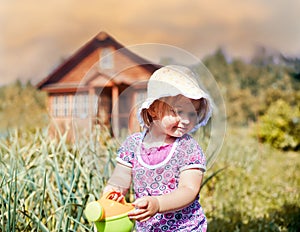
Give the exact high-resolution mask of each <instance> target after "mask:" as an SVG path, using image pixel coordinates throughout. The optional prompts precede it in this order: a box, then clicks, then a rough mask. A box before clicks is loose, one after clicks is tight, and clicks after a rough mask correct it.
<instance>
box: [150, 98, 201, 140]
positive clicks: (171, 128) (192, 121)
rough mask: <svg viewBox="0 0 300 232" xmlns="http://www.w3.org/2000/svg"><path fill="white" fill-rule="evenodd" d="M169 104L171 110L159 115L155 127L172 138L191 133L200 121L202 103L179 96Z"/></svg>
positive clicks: (154, 123)
mask: <svg viewBox="0 0 300 232" xmlns="http://www.w3.org/2000/svg"><path fill="white" fill-rule="evenodd" d="M167 103H168V104H169V105H170V107H168V108H169V109H168V110H165V112H162V113H161V114H158V116H157V118H156V120H154V121H153V126H154V127H156V129H159V130H160V131H161V133H164V134H166V135H168V136H171V137H181V136H182V135H184V134H185V133H188V132H189V131H191V130H192V129H193V128H194V126H195V125H196V123H197V121H198V113H197V112H199V107H200V102H199V101H197V100H191V99H189V98H186V97H184V96H179V97H175V98H174V97H173V99H172V100H171V101H168V102H167ZM157 110H159V108H158V109H157Z"/></svg>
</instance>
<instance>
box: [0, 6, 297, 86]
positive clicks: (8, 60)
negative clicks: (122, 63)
mask: <svg viewBox="0 0 300 232" xmlns="http://www.w3.org/2000/svg"><path fill="white" fill-rule="evenodd" d="M299 10H300V1H299V0H284V1H283V0H209V1H207V0H176V1H174V0H160V1H158V0H152V1H141V0H132V1H130V0H128V1H122V0H51V1H49V0H23V1H18V0H0V86H1V85H6V84H9V83H12V82H14V81H15V80H16V79H19V80H21V81H23V82H26V81H28V80H30V81H31V82H32V83H33V84H36V83H38V82H39V81H41V80H42V79H43V78H45V77H46V76H47V75H48V74H49V73H50V72H51V71H52V70H53V69H54V68H55V67H56V66H57V65H59V64H60V63H61V62H62V60H63V59H66V58H68V57H69V56H71V55H72V54H73V53H75V52H76V51H77V50H78V49H79V48H80V47H82V46H83V45H84V44H85V43H87V42H88V41H89V40H91V39H92V38H93V37H94V36H96V35H97V34H98V33H99V32H101V31H105V32H107V33H108V34H109V35H111V36H112V37H114V38H115V39H116V40H117V41H118V42H120V43H121V44H122V45H124V46H125V47H127V46H128V47H130V46H135V45H140V44H146V43H157V44H167V45H171V46H175V47H178V48H180V49H184V50H185V51H187V52H189V53H191V54H193V55H195V56H196V57H199V59H201V58H203V57H205V56H206V55H208V54H212V53H213V52H214V51H215V50H216V49H218V48H220V47H221V48H223V49H224V51H225V52H226V54H227V55H228V56H230V57H237V58H238V57H241V58H244V59H247V58H249V57H251V56H252V55H253V53H254V50H255V48H257V47H259V46H264V47H267V48H270V49H274V50H276V51H279V52H281V53H283V54H285V55H289V56H297V57H300V24H299V16H298V15H299ZM141 55H142V54H141Z"/></svg>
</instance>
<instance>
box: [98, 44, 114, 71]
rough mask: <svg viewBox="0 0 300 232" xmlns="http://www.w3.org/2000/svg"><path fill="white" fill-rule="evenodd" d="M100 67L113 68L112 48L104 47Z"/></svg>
mask: <svg viewBox="0 0 300 232" xmlns="http://www.w3.org/2000/svg"><path fill="white" fill-rule="evenodd" d="M99 63H100V69H112V68H113V66H114V64H113V54H112V49H111V48H103V49H102V50H101V52H100V60H99Z"/></svg>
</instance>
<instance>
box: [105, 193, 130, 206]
mask: <svg viewBox="0 0 300 232" xmlns="http://www.w3.org/2000/svg"><path fill="white" fill-rule="evenodd" d="M116 195H117V196H118V197H120V196H121V195H122V194H121V193H120V192H117V191H111V192H107V193H106V194H105V195H104V196H103V198H105V199H108V200H112V199H114V197H115V196H116ZM120 203H121V204H123V205H125V204H127V202H126V200H125V198H123V199H122V201H121V202H120Z"/></svg>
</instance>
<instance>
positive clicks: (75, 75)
mask: <svg viewBox="0 0 300 232" xmlns="http://www.w3.org/2000/svg"><path fill="white" fill-rule="evenodd" d="M104 47H111V48H113V49H114V50H115V51H117V50H118V53H117V55H118V56H119V60H120V61H119V63H118V64H117V65H116V66H118V67H117V69H115V70H114V72H113V73H109V74H107V73H100V71H99V70H98V67H96V66H95V65H97V61H98V60H99V49H102V48H104ZM121 56H122V57H121ZM128 60H130V62H132V63H136V64H137V65H134V66H133V67H134V70H133V67H131V66H132V65H131V66H130V65H128V62H129V61H128ZM126 62H127V63H126ZM122 66H124V67H122ZM158 67H159V65H154V64H152V63H151V62H150V61H148V60H146V59H144V58H142V57H140V56H138V55H136V54H134V53H133V52H131V51H130V50H128V49H126V48H125V47H124V46H123V45H121V44H120V43H119V42H117V41H116V40H115V39H114V38H112V37H111V36H110V35H108V34H107V33H105V32H100V33H99V34H98V35H96V36H95V37H94V38H93V39H92V40H90V41H89V42H87V43H86V44H85V45H84V46H83V47H81V48H80V49H79V50H78V51H77V52H75V53H74V54H73V55H72V56H71V57H69V58H68V59H67V60H66V61H65V62H64V63H62V64H61V65H60V66H58V67H57V68H56V69H55V70H53V72H52V73H50V74H49V75H48V76H47V77H46V78H44V79H43V80H42V81H40V82H39V83H38V84H37V88H39V89H45V90H47V89H48V90H50V89H55V88H68V87H70V88H74V87H75V86H78V85H79V84H80V85H85V84H87V83H90V81H91V78H92V81H93V82H94V83H98V84H99V83H103V82H105V80H97V81H96V80H95V78H101V77H106V78H104V79H107V77H109V78H113V82H114V83H116V84H120V83H125V84H131V83H133V82H135V81H140V80H145V75H144V74H143V73H144V72H145V69H146V71H147V72H148V73H152V72H154V71H155V70H156V69H157V68H158ZM133 72H134V75H133ZM83 78H85V80H83Z"/></svg>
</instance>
